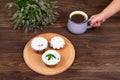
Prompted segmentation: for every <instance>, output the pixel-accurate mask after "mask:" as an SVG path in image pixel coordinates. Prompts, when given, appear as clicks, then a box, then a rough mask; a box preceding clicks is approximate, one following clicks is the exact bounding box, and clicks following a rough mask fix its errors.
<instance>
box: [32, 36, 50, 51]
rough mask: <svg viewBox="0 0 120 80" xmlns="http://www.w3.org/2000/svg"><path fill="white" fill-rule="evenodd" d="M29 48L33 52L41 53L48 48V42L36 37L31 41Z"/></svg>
mask: <svg viewBox="0 0 120 80" xmlns="http://www.w3.org/2000/svg"><path fill="white" fill-rule="evenodd" d="M31 47H32V49H33V50H35V51H43V50H44V49H46V48H47V47H48V41H47V40H46V39H45V38H43V37H36V38H34V39H33V40H32V41H31Z"/></svg>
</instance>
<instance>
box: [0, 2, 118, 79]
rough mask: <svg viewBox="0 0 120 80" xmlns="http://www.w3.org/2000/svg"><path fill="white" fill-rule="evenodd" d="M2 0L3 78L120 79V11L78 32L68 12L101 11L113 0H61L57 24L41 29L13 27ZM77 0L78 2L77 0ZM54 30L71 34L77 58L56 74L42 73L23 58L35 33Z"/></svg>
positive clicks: (0, 63) (0, 59)
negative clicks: (25, 30)
mask: <svg viewBox="0 0 120 80" xmlns="http://www.w3.org/2000/svg"><path fill="white" fill-rule="evenodd" d="M10 1H11V0H0V80H120V13H118V14H116V15H114V16H113V17H111V18H110V19H109V20H107V21H106V22H105V23H104V24H103V25H102V26H101V27H100V28H96V29H91V30H88V31H87V32H86V33H85V34H82V35H74V34H71V33H69V32H68V31H67V28H66V23H67V19H68V14H69V13H70V12H71V11H73V10H77V9H80V10H83V11H85V12H87V13H88V15H89V16H91V15H93V14H96V13H98V12H100V11H101V10H102V9H103V8H104V7H106V6H107V5H108V4H109V3H110V2H111V1H112V0H59V3H58V5H59V6H60V8H59V9H57V10H58V11H59V13H60V17H59V19H58V21H57V23H56V24H55V25H54V26H53V27H60V28H48V29H44V30H43V31H39V32H38V33H36V34H34V33H23V32H22V30H13V29H12V27H13V25H11V22H10V20H9V18H10V16H8V12H7V9H6V8H5V7H4V5H5V4H6V3H7V2H10ZM73 3H74V4H73ZM46 32H54V33H58V34H61V35H64V36H65V37H67V38H68V39H69V40H70V41H71V42H72V43H73V45H74V47H75V50H76V58H75V61H74V64H73V65H72V66H71V68H70V69H69V70H67V71H65V72H64V73H61V74H59V75H56V76H42V75H39V74H37V73H35V72H33V71H32V70H30V69H29V68H28V67H27V65H26V64H25V63H24V60H23V57H22V55H23V49H24V46H25V44H26V43H27V42H28V41H29V40H30V39H31V38H32V37H34V36H35V35H38V34H40V33H46Z"/></svg>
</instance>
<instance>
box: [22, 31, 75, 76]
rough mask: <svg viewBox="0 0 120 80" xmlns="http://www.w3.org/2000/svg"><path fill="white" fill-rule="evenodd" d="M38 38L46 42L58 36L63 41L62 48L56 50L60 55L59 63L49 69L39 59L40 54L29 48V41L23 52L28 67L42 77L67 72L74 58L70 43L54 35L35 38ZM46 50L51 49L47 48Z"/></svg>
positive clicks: (73, 50) (45, 34)
mask: <svg viewBox="0 0 120 80" xmlns="http://www.w3.org/2000/svg"><path fill="white" fill-rule="evenodd" d="M39 36H41V37H44V38H46V39H47V40H48V41H50V39H51V38H52V37H54V36H60V37H62V38H63V39H64V40H65V46H64V48H62V49H59V50H57V51H58V52H59V53H60V55H61V61H60V62H59V63H58V64H57V65H56V66H52V67H51V66H47V65H45V64H44V63H43V61H42V59H41V56H42V53H37V52H35V51H34V50H33V49H32V48H31V46H30V43H31V40H32V39H31V40H30V41H28V43H27V44H26V46H25V48H24V51H23V57H24V60H25V63H26V64H27V65H28V67H29V68H31V69H32V70H33V71H35V72H37V73H40V74H43V75H56V74H59V73H62V72H64V71H65V70H67V69H68V68H69V67H70V66H71V65H72V63H73V61H74V58H75V49H74V47H73V45H72V43H71V42H70V41H69V40H68V39H67V38H66V37H64V36H62V35H59V34H56V33H44V34H40V35H38V36H36V37H39ZM34 38H35V37H34ZM48 49H52V48H50V47H48Z"/></svg>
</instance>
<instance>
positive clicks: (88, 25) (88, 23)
mask: <svg viewBox="0 0 120 80" xmlns="http://www.w3.org/2000/svg"><path fill="white" fill-rule="evenodd" d="M90 22H91V18H90V19H88V22H87V28H88V29H90V28H92V26H90Z"/></svg>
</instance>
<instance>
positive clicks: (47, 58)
mask: <svg viewBox="0 0 120 80" xmlns="http://www.w3.org/2000/svg"><path fill="white" fill-rule="evenodd" d="M60 59H61V56H60V54H59V53H58V52H57V51H56V50H47V51H46V52H45V53H43V55H42V61H43V62H44V63H45V64H46V65H49V66H54V65H56V64H58V63H59V62H60Z"/></svg>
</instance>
